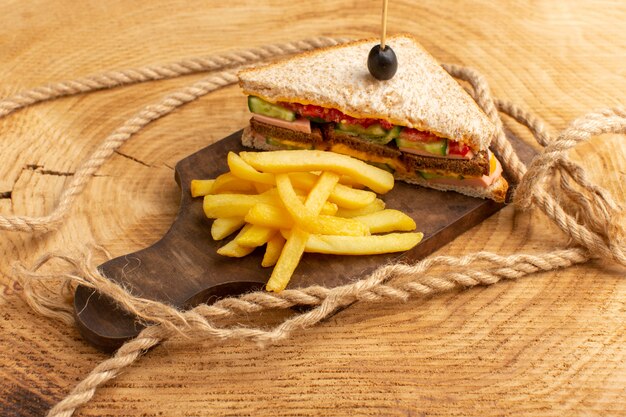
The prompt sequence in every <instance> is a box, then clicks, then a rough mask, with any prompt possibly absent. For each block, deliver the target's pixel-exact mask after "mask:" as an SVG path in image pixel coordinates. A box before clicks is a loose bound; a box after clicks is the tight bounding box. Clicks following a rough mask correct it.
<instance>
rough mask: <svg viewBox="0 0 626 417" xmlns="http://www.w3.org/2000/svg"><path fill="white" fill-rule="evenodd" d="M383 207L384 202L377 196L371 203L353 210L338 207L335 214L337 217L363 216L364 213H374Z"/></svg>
mask: <svg viewBox="0 0 626 417" xmlns="http://www.w3.org/2000/svg"><path fill="white" fill-rule="evenodd" d="M384 209H385V202H384V201H383V200H381V199H380V198H377V199H376V200H374V201H373V202H372V203H370V204H368V205H367V206H365V207H362V208H360V209H355V210H349V209H344V208H340V209H339V210H337V213H336V216H338V217H357V216H364V215H366V214H370V213H375V212H377V211H381V210H384Z"/></svg>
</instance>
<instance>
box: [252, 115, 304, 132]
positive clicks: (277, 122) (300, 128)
mask: <svg viewBox="0 0 626 417" xmlns="http://www.w3.org/2000/svg"><path fill="white" fill-rule="evenodd" d="M252 117H253V118H255V119H256V120H258V121H259V122H262V123H267V124H268V125H274V126H276V127H282V128H283V129H290V130H295V131H296V132H303V133H309V134H310V133H311V121H310V120H309V119H304V118H302V119H296V120H294V121H293V122H288V121H286V120H282V119H277V118H275V117H268V116H263V115H261V114H253V115H252Z"/></svg>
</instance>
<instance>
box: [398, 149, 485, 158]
mask: <svg viewBox="0 0 626 417" xmlns="http://www.w3.org/2000/svg"><path fill="white" fill-rule="evenodd" d="M398 149H400V150H401V151H402V152H406V153H413V154H415V155H421V156H430V157H433V158H444V159H472V158H473V157H474V153H473V152H472V151H469V152H468V153H466V154H465V156H462V155H435V154H434V153H430V152H426V151H425V150H422V149H417V148H405V147H400V148H398Z"/></svg>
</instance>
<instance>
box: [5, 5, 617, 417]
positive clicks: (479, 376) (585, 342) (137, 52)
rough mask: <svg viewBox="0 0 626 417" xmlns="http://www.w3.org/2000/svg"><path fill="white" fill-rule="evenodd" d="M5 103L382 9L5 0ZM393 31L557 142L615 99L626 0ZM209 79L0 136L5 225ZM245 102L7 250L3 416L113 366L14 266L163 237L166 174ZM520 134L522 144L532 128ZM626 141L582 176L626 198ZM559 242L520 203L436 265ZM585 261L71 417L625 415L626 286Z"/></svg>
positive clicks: (347, 327)
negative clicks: (19, 281) (506, 102)
mask: <svg viewBox="0 0 626 417" xmlns="http://www.w3.org/2000/svg"><path fill="white" fill-rule="evenodd" d="M0 16H2V17H3V18H2V25H0V96H1V97H6V96H8V95H11V94H14V93H15V92H17V91H19V90H22V89H25V88H30V87H34V86H37V85H40V84H42V83H46V82H50V81H58V80H62V79H71V78H76V77H79V76H83V75H88V74H92V73H96V72H100V71H102V70H105V69H120V68H127V67H137V66H143V65H146V64H151V63H163V62H168V61H173V60H176V59H179V58H184V57H192V56H199V55H208V54H212V53H217V52H225V51H229V50H231V49H233V48H245V47H250V46H254V45H262V44H269V43H276V42H283V41H287V40H294V39H300V38H305V37H311V36H317V35H329V36H349V37H362V36H372V35H376V34H377V31H378V28H379V24H380V22H379V19H380V2H379V1H348V0H335V1H330V0H319V1H316V2H314V3H310V2H294V1H278V0H274V1H260V2H259V1H250V0H233V1H229V2H217V1H211V2H207V1H186V0H185V1H183V0H170V1H151V2H126V1H118V0H116V1H113V0H110V1H106V2H102V1H97V0H91V1H82V2H74V1H69V0H63V1H56V2H48V1H44V0H31V1H28V2H23V1H18V0H13V1H11V0H8V1H6V0H5V1H3V2H2V3H0ZM389 31H390V32H392V33H394V32H411V33H414V34H415V35H416V36H418V37H419V39H420V40H421V42H422V43H423V45H424V46H425V47H426V48H427V49H428V50H430V51H431V52H432V54H433V55H434V56H435V57H436V58H437V59H438V60H440V61H441V62H449V63H458V64H463V65H468V66H472V67H475V68H477V69H479V70H480V71H482V72H483V73H484V74H485V75H486V77H487V79H488V81H489V82H490V84H491V87H492V89H493V91H494V93H495V94H496V95H497V96H499V97H504V98H508V99H510V100H512V101H514V102H516V103H517V104H519V105H522V106H524V107H526V108H528V109H530V110H532V111H534V112H536V113H537V114H538V115H540V116H541V117H543V118H544V119H545V120H546V122H547V123H548V124H549V126H550V127H551V128H553V129H555V130H556V129H562V128H564V127H565V126H566V124H567V123H568V122H569V121H571V120H572V119H573V118H575V117H577V116H579V115H581V114H583V113H585V112H587V111H590V110H593V109H597V108H601V107H608V106H614V105H617V104H619V103H620V100H621V101H622V103H624V96H625V93H626V66H625V65H624V63H625V62H626V4H625V3H624V2H623V1H609V0H603V1H591V0H588V1H583V0H575V1H574V0H552V1H531V2H517V1H512V0H507V1H504V0H503V1H499V2H493V1H487V0H483V1H471V2H470V1H465V2H458V1H421V2H414V1H410V0H404V1H399V0H392V1H391V2H390V6H389ZM195 79H198V76H190V77H186V78H183V79H178V80H172V81H163V82H154V83H149V84H143V85H139V86H134V87H129V88H123V89H116V90H110V91H103V92H98V93H95V94H91V95H88V96H81V97H73V98H67V99H63V100H58V101H55V102H52V103H47V104H41V105H37V106H35V107H32V108H29V109H27V110H24V111H20V112H18V113H16V114H13V115H11V116H9V117H8V118H6V119H3V120H0V195H1V197H0V213H1V214H4V215H7V214H22V215H42V214H44V213H48V212H50V210H52V208H53V207H54V205H55V204H56V203H57V201H58V196H59V194H60V191H61V190H62V188H63V186H64V185H66V184H67V183H68V181H69V179H70V176H71V175H72V173H73V172H74V170H75V169H76V168H77V167H78V165H79V164H80V162H81V161H82V160H83V159H84V158H85V157H86V156H87V155H89V153H90V152H91V151H92V150H93V149H94V148H95V146H96V145H97V144H98V143H99V142H100V141H102V139H103V138H104V137H105V136H106V135H107V134H108V133H110V132H111V131H112V130H113V129H114V128H116V127H117V126H118V125H120V124H121V123H122V122H123V121H124V120H125V119H126V118H128V117H129V116H130V115H132V114H133V113H134V112H135V111H136V110H138V109H139V108H140V107H142V106H143V105H145V104H148V103H151V102H154V101H156V100H158V99H159V98H160V97H162V96H163V95H164V94H165V93H166V92H168V91H171V90H173V89H175V88H177V87H178V86H182V85H185V84H187V83H190V82H192V81H193V80H195ZM247 117H248V113H247V109H246V106H245V97H244V96H243V95H242V94H241V92H240V91H239V89H238V87H236V86H232V87H229V88H226V89H223V90H221V91H219V92H217V93H214V94H211V95H210V96H208V97H205V98H203V99H201V100H199V101H198V102H195V103H193V104H190V105H188V106H186V107H185V108H183V109H181V110H180V111H177V112H176V113H175V114H172V115H170V116H168V117H166V118H165V119H163V120H160V121H158V122H156V123H154V124H153V125H152V126H150V127H149V128H147V129H146V130H145V131H143V132H141V133H140V134H139V135H138V136H136V137H135V138H133V139H132V140H131V141H130V142H129V143H127V144H125V145H124V146H123V147H122V148H121V149H120V150H119V152H118V153H117V154H116V155H114V157H113V158H112V159H111V160H110V161H109V162H107V163H106V164H105V165H104V167H103V168H102V169H101V170H100V171H99V172H98V174H97V175H96V176H95V177H94V178H93V179H92V180H91V182H90V184H89V185H88V187H87V189H86V192H85V194H84V195H83V196H81V197H80V199H79V201H78V204H77V205H76V206H75V207H74V209H73V210H72V213H71V218H70V219H69V220H68V221H67V223H66V224H65V225H63V227H61V228H60V230H59V231H57V232H54V233H49V234H46V235H42V236H30V235H27V234H22V233H7V232H2V233H1V236H0V259H2V261H0V309H1V313H2V314H0V415H5V416H6V415H8V416H35V415H42V414H44V413H45V411H46V410H47V409H48V408H49V407H51V406H52V405H53V404H55V403H56V402H57V401H58V400H60V399H61V398H63V397H64V396H65V395H66V394H67V393H68V392H69V391H70V390H71V389H72V388H73V387H74V385H75V384H76V383H77V382H79V381H80V380H81V379H82V378H83V377H84V376H86V374H87V373H88V372H89V371H90V370H91V369H92V368H93V367H94V366H95V365H96V364H97V363H99V362H100V361H101V360H103V359H105V358H106V357H107V355H105V354H103V353H101V352H99V351H97V350H96V349H94V348H93V347H91V346H89V345H88V344H86V343H84V342H83V341H82V339H81V337H80V335H79V334H78V332H77V331H76V329H74V328H68V327H65V326H63V325H61V324H59V323H56V322H52V321H50V320H48V319H44V318H42V317H40V316H38V315H37V314H35V313H34V312H33V311H31V310H30V308H29V307H28V306H27V305H26V304H25V303H24V302H23V301H22V300H21V299H20V298H19V297H18V296H17V294H16V293H17V292H19V288H17V287H16V286H15V285H14V277H13V276H12V273H11V264H12V263H13V262H14V261H16V260H20V261H23V262H26V263H27V264H28V263H30V262H32V261H33V259H35V258H36V257H37V256H39V255H41V254H42V253H44V252H46V251H50V250H63V251H66V252H68V253H73V254H76V253H78V252H80V251H81V250H83V249H84V248H85V246H86V245H88V244H92V243H98V244H101V245H103V246H104V247H105V248H107V249H108V250H109V251H110V252H111V253H112V254H113V255H114V256H118V255H121V254H125V253H128V252H132V251H135V250H137V249H140V248H142V247H145V246H148V245H150V244H151V243H153V242H154V241H155V240H157V239H158V238H159V237H160V236H161V235H162V234H163V233H164V232H165V231H166V230H167V229H168V226H169V225H170V223H171V221H172V219H173V218H174V216H175V213H176V210H177V207H178V198H179V191H178V188H177V186H176V184H175V182H174V178H173V170H172V167H173V166H174V165H175V163H176V162H177V161H178V160H179V159H182V158H183V157H185V156H186V155H188V154H190V153H193V152H194V151H196V150H198V149H200V148H202V147H204V146H206V145H208V144H210V143H212V142H213V141H216V140H219V139H220V138H222V137H224V136H226V135H228V134H229V133H231V132H233V131H235V130H238V129H240V128H241V127H243V126H244V125H245V124H246V121H247ZM515 131H516V132H517V133H518V134H519V135H520V136H522V137H523V138H526V139H528V135H526V134H525V133H524V132H523V131H522V130H520V129H515ZM625 143H626V141H625V140H624V137H623V136H617V135H608V136H603V137H599V138H595V139H593V140H592V141H591V142H590V143H588V144H584V145H581V146H579V147H578V148H577V149H576V150H575V151H574V152H573V155H574V156H575V157H576V158H577V159H579V160H582V161H584V166H585V168H586V169H587V170H588V172H589V174H590V176H591V178H592V179H593V180H594V181H596V182H597V183H599V184H601V185H603V186H604V187H606V188H607V189H609V190H610V191H611V192H612V193H613V194H614V196H616V198H617V199H618V200H620V201H624V199H625V198H624V197H625V195H626V191H625V184H626V181H625V180H626V157H625V151H626V145H625ZM566 243H567V239H566V238H565V236H564V235H563V234H562V233H561V232H560V231H559V230H558V229H557V228H556V227H555V226H553V225H551V224H550V223H549V221H547V220H546V218H545V217H544V216H543V215H542V214H540V213H538V212H536V211H531V212H527V213H521V212H516V211H515V210H514V209H513V208H512V207H508V208H506V209H504V210H502V211H501V212H500V213H498V214H497V215H495V216H493V217H492V218H490V219H489V220H488V221H485V222H484V223H482V224H481V225H479V226H477V227H475V228H474V229H472V230H471V231H469V232H467V233H465V234H464V235H463V236H461V237H459V238H458V239H456V240H455V241H453V242H452V243H450V244H449V245H447V246H446V247H444V248H443V249H441V250H440V251H439V252H438V253H445V254H452V255H461V254H464V253H469V252H474V251H479V250H489V251H495V252H498V253H502V254H509V253H515V252H528V253H538V252H542V251H546V250H550V249H553V248H555V247H561V246H564V245H565V244H566ZM624 275H625V272H624V270H623V269H619V268H617V267H614V266H613V267H611V266H606V265H604V266H603V265H602V263H600V262H594V263H592V264H588V265H585V266H579V267H575V268H571V269H568V270H564V271H558V272H554V273H544V274H538V275H535V276H532V277H528V278H524V279H520V280H519V281H513V282H503V283H499V284H497V285H493V286H491V287H481V288H474V289H471V290H467V291H459V292H453V293H448V294H444V295H441V296H437V297H434V298H432V299H429V300H415V301H410V302H407V303H405V304H398V305H383V304H377V305H364V306H359V305H356V306H353V307H351V308H349V309H347V310H345V311H343V312H341V313H339V314H337V315H336V316H334V317H333V318H332V319H331V320H329V321H327V322H325V323H323V324H321V325H319V326H318V327H316V328H313V329H310V330H308V331H305V332H300V333H298V334H296V335H295V336H294V337H293V338H291V339H289V340H286V341H284V342H282V343H279V344H277V345H275V346H270V347H267V348H265V349H261V348H259V347H258V346H256V345H254V344H252V343H248V342H237V341H228V342H224V343H213V342H204V343H199V344H194V343H184V342H181V341H176V342H171V343H168V344H166V345H164V346H160V347H158V348H156V349H155V350H153V351H152V352H150V353H149V354H148V355H147V356H146V357H144V358H142V359H141V360H140V361H139V362H138V363H137V364H136V365H134V366H132V367H131V368H129V369H127V371H126V372H124V373H123V374H122V375H121V376H120V377H118V378H117V379H115V380H114V381H113V382H111V383H109V384H107V385H106V386H105V387H104V388H103V389H101V390H99V391H98V392H97V394H96V395H95V397H94V399H93V400H92V402H91V403H89V404H88V405H87V406H86V407H84V408H83V409H80V410H79V412H78V413H77V415H81V416H102V415H114V416H117V415H131V416H156V415H166V416H183V415H184V416H206V415H230V416H234V415H254V416H257V415H285V416H287V415H289V416H293V415H302V416H305V415H306V416H314V415H351V414H355V415H392V416H439V415H440V416H449V415H458V416H474V415H483V416H504V415H515V416H517V415H534V416H557V415H569V416H574V415H585V416H588V415H603V416H608V415H625V414H624V413H626V412H625V411H624V410H626V324H625V323H626V304H625V300H626V279H625V277H624Z"/></svg>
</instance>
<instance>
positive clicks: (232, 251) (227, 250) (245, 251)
mask: <svg viewBox="0 0 626 417" xmlns="http://www.w3.org/2000/svg"><path fill="white" fill-rule="evenodd" d="M251 227H252V225H249V224H247V225H245V226H244V227H243V229H241V231H239V234H238V235H237V237H239V236H241V235H242V234H244V233H246V232H247V231H248V230H249V229H250V228H251ZM237 237H235V239H233V240H231V241H230V242H228V243H227V244H225V245H224V246H222V247H221V248H219V249H218V250H217V253H218V254H219V255H222V256H228V257H231V258H243V257H244V256H246V255H249V254H250V253H251V252H252V251H253V250H254V248H253V247H252V248H249V247H246V246H241V245H239V244H237V242H236V240H237Z"/></svg>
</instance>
